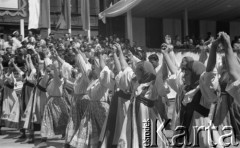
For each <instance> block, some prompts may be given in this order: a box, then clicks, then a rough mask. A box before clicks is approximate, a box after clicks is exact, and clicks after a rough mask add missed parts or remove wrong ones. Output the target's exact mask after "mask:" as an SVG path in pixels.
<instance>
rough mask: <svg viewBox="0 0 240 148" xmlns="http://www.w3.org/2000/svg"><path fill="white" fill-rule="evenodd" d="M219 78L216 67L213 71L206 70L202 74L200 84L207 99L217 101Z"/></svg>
mask: <svg viewBox="0 0 240 148" xmlns="http://www.w3.org/2000/svg"><path fill="white" fill-rule="evenodd" d="M218 80H219V75H218V73H217V70H216V69H215V70H214V71H213V72H205V73H203V74H202V75H201V76H200V81H199V86H200V90H201V92H202V95H203V97H204V99H205V100H207V101H209V102H211V103H213V102H216V101H217V99H218V96H217V95H216V91H218V87H219V83H218Z"/></svg>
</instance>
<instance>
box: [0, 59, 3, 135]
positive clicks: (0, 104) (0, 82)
mask: <svg viewBox="0 0 240 148" xmlns="http://www.w3.org/2000/svg"><path fill="white" fill-rule="evenodd" d="M2 61H3V59H2V57H0V117H1V116H2V109H3V93H4V81H3V80H4V72H3V65H2ZM2 126H4V124H3V122H2V120H1V118H0V135H2V131H1V128H2Z"/></svg>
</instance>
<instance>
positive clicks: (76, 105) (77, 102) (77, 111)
mask: <svg viewBox="0 0 240 148" xmlns="http://www.w3.org/2000/svg"><path fill="white" fill-rule="evenodd" d="M84 97H85V96H84V95H83V94H78V95H74V97H72V99H71V107H70V114H69V121H68V125H67V129H66V139H65V140H66V141H65V143H69V142H70V141H71V140H72V138H73V135H74V134H75V133H76V132H77V128H78V127H79V125H80V121H81V119H82V116H83V114H84V111H85V109H86V106H85V107H84V106H83V105H81V104H86V103H83V101H81V100H82V98H84ZM84 100H86V99H84Z"/></svg>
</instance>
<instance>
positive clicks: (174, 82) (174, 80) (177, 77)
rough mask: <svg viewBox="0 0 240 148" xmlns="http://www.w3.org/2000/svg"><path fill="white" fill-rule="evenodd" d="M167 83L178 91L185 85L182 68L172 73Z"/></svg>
mask: <svg viewBox="0 0 240 148" xmlns="http://www.w3.org/2000/svg"><path fill="white" fill-rule="evenodd" d="M166 83H167V84H168V86H170V87H171V88H172V89H173V90H174V91H175V92H178V90H179V88H180V87H181V86H182V85H183V82H182V73H181V70H178V71H177V72H176V73H175V74H172V75H170V76H169V77H168V79H167V80H166Z"/></svg>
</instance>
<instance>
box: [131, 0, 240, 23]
mask: <svg viewBox="0 0 240 148" xmlns="http://www.w3.org/2000/svg"><path fill="white" fill-rule="evenodd" d="M185 8H187V10H188V18H189V19H214V20H236V19H240V1H239V0H142V2H141V3H139V4H138V5H137V6H136V7H134V8H133V9H132V14H133V16H137V17H161V18H164V17H166V18H182V16H183V11H184V10H185Z"/></svg>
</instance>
